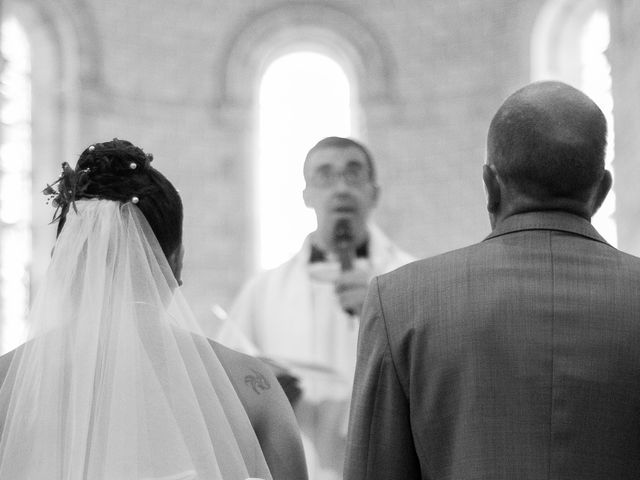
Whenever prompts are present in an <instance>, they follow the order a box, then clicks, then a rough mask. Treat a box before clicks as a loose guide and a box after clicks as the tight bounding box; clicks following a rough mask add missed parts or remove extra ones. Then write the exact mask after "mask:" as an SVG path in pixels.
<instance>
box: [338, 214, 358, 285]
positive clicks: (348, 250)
mask: <svg viewBox="0 0 640 480" xmlns="http://www.w3.org/2000/svg"><path fill="white" fill-rule="evenodd" d="M354 240H355V239H354V237H353V228H351V222H350V221H349V219H348V218H341V219H339V220H338V221H337V222H336V224H335V226H334V227H333V245H334V248H335V250H336V253H337V254H338V260H339V261H340V269H341V270H342V271H343V272H346V271H347V270H351V269H352V268H353V257H354V256H355V248H354V245H353V244H354Z"/></svg>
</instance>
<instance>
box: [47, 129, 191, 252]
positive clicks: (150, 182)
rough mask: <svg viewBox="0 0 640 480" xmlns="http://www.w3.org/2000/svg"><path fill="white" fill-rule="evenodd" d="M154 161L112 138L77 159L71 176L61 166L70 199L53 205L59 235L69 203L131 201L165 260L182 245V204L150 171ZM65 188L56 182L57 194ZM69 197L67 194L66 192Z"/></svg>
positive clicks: (156, 173) (163, 180)
mask: <svg viewBox="0 0 640 480" xmlns="http://www.w3.org/2000/svg"><path fill="white" fill-rule="evenodd" d="M151 160H153V156H152V155H151V154H147V153H145V152H144V151H143V150H142V149H141V148H139V147H136V146H135V145H133V144H132V143H131V142H128V141H127V140H120V139H117V138H114V139H113V140H111V141H109V142H103V143H95V144H93V145H91V146H89V147H87V148H86V149H85V150H84V151H83V152H82V153H81V154H80V158H79V159H78V163H77V164H76V168H75V170H72V169H71V168H69V167H65V166H64V165H63V176H62V177H61V179H63V180H64V179H65V176H67V177H72V178H73V179H72V180H71V181H69V179H67V182H66V187H64V188H68V187H69V186H71V189H72V190H73V193H70V197H66V198H64V199H62V198H61V197H62V195H61V194H58V196H57V198H56V200H57V202H58V205H59V206H60V207H61V214H60V220H59V223H58V234H60V231H61V230H62V228H63V226H64V222H65V219H66V215H67V212H68V211H69V208H73V201H75V200H81V199H84V198H100V199H104V200H115V201H118V202H131V201H133V202H134V203H135V204H136V206H137V207H138V208H139V209H140V210H141V211H142V213H143V214H144V216H145V218H146V219H147V221H148V222H149V225H150V226H151V229H152V230H153V233H154V234H155V236H156V238H157V239H158V242H159V243H160V247H161V248H162V251H163V252H164V254H165V255H166V256H169V255H170V254H172V253H173V252H174V251H175V250H176V249H177V248H178V247H179V246H180V244H181V243H182V219H183V212H182V200H181V199H180V195H179V194H178V191H177V190H176V189H175V187H174V186H173V185H172V184H171V182H169V180H167V179H166V177H165V176H164V175H162V174H161V173H160V172H159V171H158V170H156V169H155V168H153V167H152V166H151V164H150V163H151ZM63 185H65V182H61V186H60V187H58V190H61V189H62V188H63ZM67 191H70V190H67Z"/></svg>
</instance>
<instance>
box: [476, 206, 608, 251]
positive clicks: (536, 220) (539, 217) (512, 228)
mask: <svg viewBox="0 0 640 480" xmlns="http://www.w3.org/2000/svg"><path fill="white" fill-rule="evenodd" d="M524 230H558V231H562V232H568V233H574V234H576V235H581V236H583V237H587V238H590V239H592V240H595V241H597V242H601V243H607V241H606V240H605V239H604V238H602V236H600V234H599V233H598V232H597V231H596V229H595V228H593V225H591V223H590V222H589V221H588V220H586V219H585V218H582V217H579V216H578V215H574V214H572V213H567V212H560V211H539V212H526V213H518V214H515V215H512V216H510V217H508V218H506V219H504V220H503V221H502V222H500V223H499V224H498V225H497V226H496V228H495V229H494V230H493V231H492V232H491V233H490V234H489V236H488V237H487V238H485V240H489V239H490V238H495V237H499V236H501V235H506V234H509V233H514V232H522V231H524Z"/></svg>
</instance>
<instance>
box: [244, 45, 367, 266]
mask: <svg viewBox="0 0 640 480" xmlns="http://www.w3.org/2000/svg"><path fill="white" fill-rule="evenodd" d="M352 90H353V89H352V87H351V82H350V81H349V78H348V76H347V73H346V72H345V70H344V69H343V68H342V67H341V66H340V65H339V64H338V63H337V62H336V61H335V60H333V59H332V58H330V57H328V56H326V55H324V54H321V53H317V52H313V51H298V52H293V53H287V54H285V55H282V56H280V57H278V58H276V59H275V60H274V61H273V62H271V63H270V64H269V65H268V67H267V68H266V69H265V71H264V74H263V76H262V79H261V81H260V89H259V127H258V131H259V139H258V162H257V168H256V179H255V185H256V196H255V198H256V209H255V211H256V215H257V223H258V229H257V230H258V249H259V251H258V265H259V267H261V268H270V267H274V266H276V265H278V264H280V263H282V262H283V261H285V260H287V259H288V258H289V257H291V256H292V255H293V254H294V253H295V252H296V251H297V250H298V249H299V248H300V244H301V243H302V241H303V239H304V237H305V236H306V235H307V234H308V233H309V232H310V231H312V230H314V229H315V216H314V215H313V212H312V211H310V210H309V209H307V208H306V207H305V206H304V203H303V200H302V190H303V188H304V180H303V176H302V166H303V163H304V158H305V155H306V153H307V151H308V150H309V149H310V148H311V147H312V146H313V145H314V144H315V143H316V142H317V141H318V140H320V139H321V138H323V137H326V136H331V135H338V136H349V135H353V134H354V133H355V132H354V126H353V120H352V119H353V116H354V115H353V114H352V108H351V102H352V98H353V92H352Z"/></svg>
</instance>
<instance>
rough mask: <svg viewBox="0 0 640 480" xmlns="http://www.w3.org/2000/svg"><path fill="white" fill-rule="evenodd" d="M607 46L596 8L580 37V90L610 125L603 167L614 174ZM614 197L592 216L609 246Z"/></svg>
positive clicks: (604, 19) (614, 239)
mask: <svg viewBox="0 0 640 480" xmlns="http://www.w3.org/2000/svg"><path fill="white" fill-rule="evenodd" d="M608 47H609V17H608V15H607V13H606V12H605V11H604V10H595V11H594V12H593V13H592V14H591V16H590V17H589V19H588V20H587V22H586V23H585V26H584V29H583V31H582V37H581V39H580V59H581V64H582V74H581V78H582V85H581V88H582V90H583V91H584V92H585V93H586V94H587V95H589V96H590V97H591V98H592V99H593V101H594V102H596V103H597V104H598V106H599V107H600V109H601V110H602V112H603V113H604V115H605V117H606V118H607V123H608V125H609V134H608V145H607V156H606V160H605V162H606V167H607V169H608V170H609V171H610V172H611V173H612V174H613V157H614V134H613V131H614V129H613V95H612V93H611V66H610V65H609V61H608V60H607V56H606V51H607V48H608ZM615 206H616V197H615V193H614V191H613V189H612V190H611V192H610V193H609V195H608V196H607V198H606V200H605V201H604V203H603V205H602V207H600V210H599V211H598V212H597V213H596V215H595V216H594V217H593V219H592V222H593V225H594V226H595V227H596V229H597V230H598V231H599V232H600V234H602V236H603V237H605V239H606V240H607V241H608V242H609V243H611V244H612V245H617V244H618V233H617V229H616V222H615V219H614V213H615Z"/></svg>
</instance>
